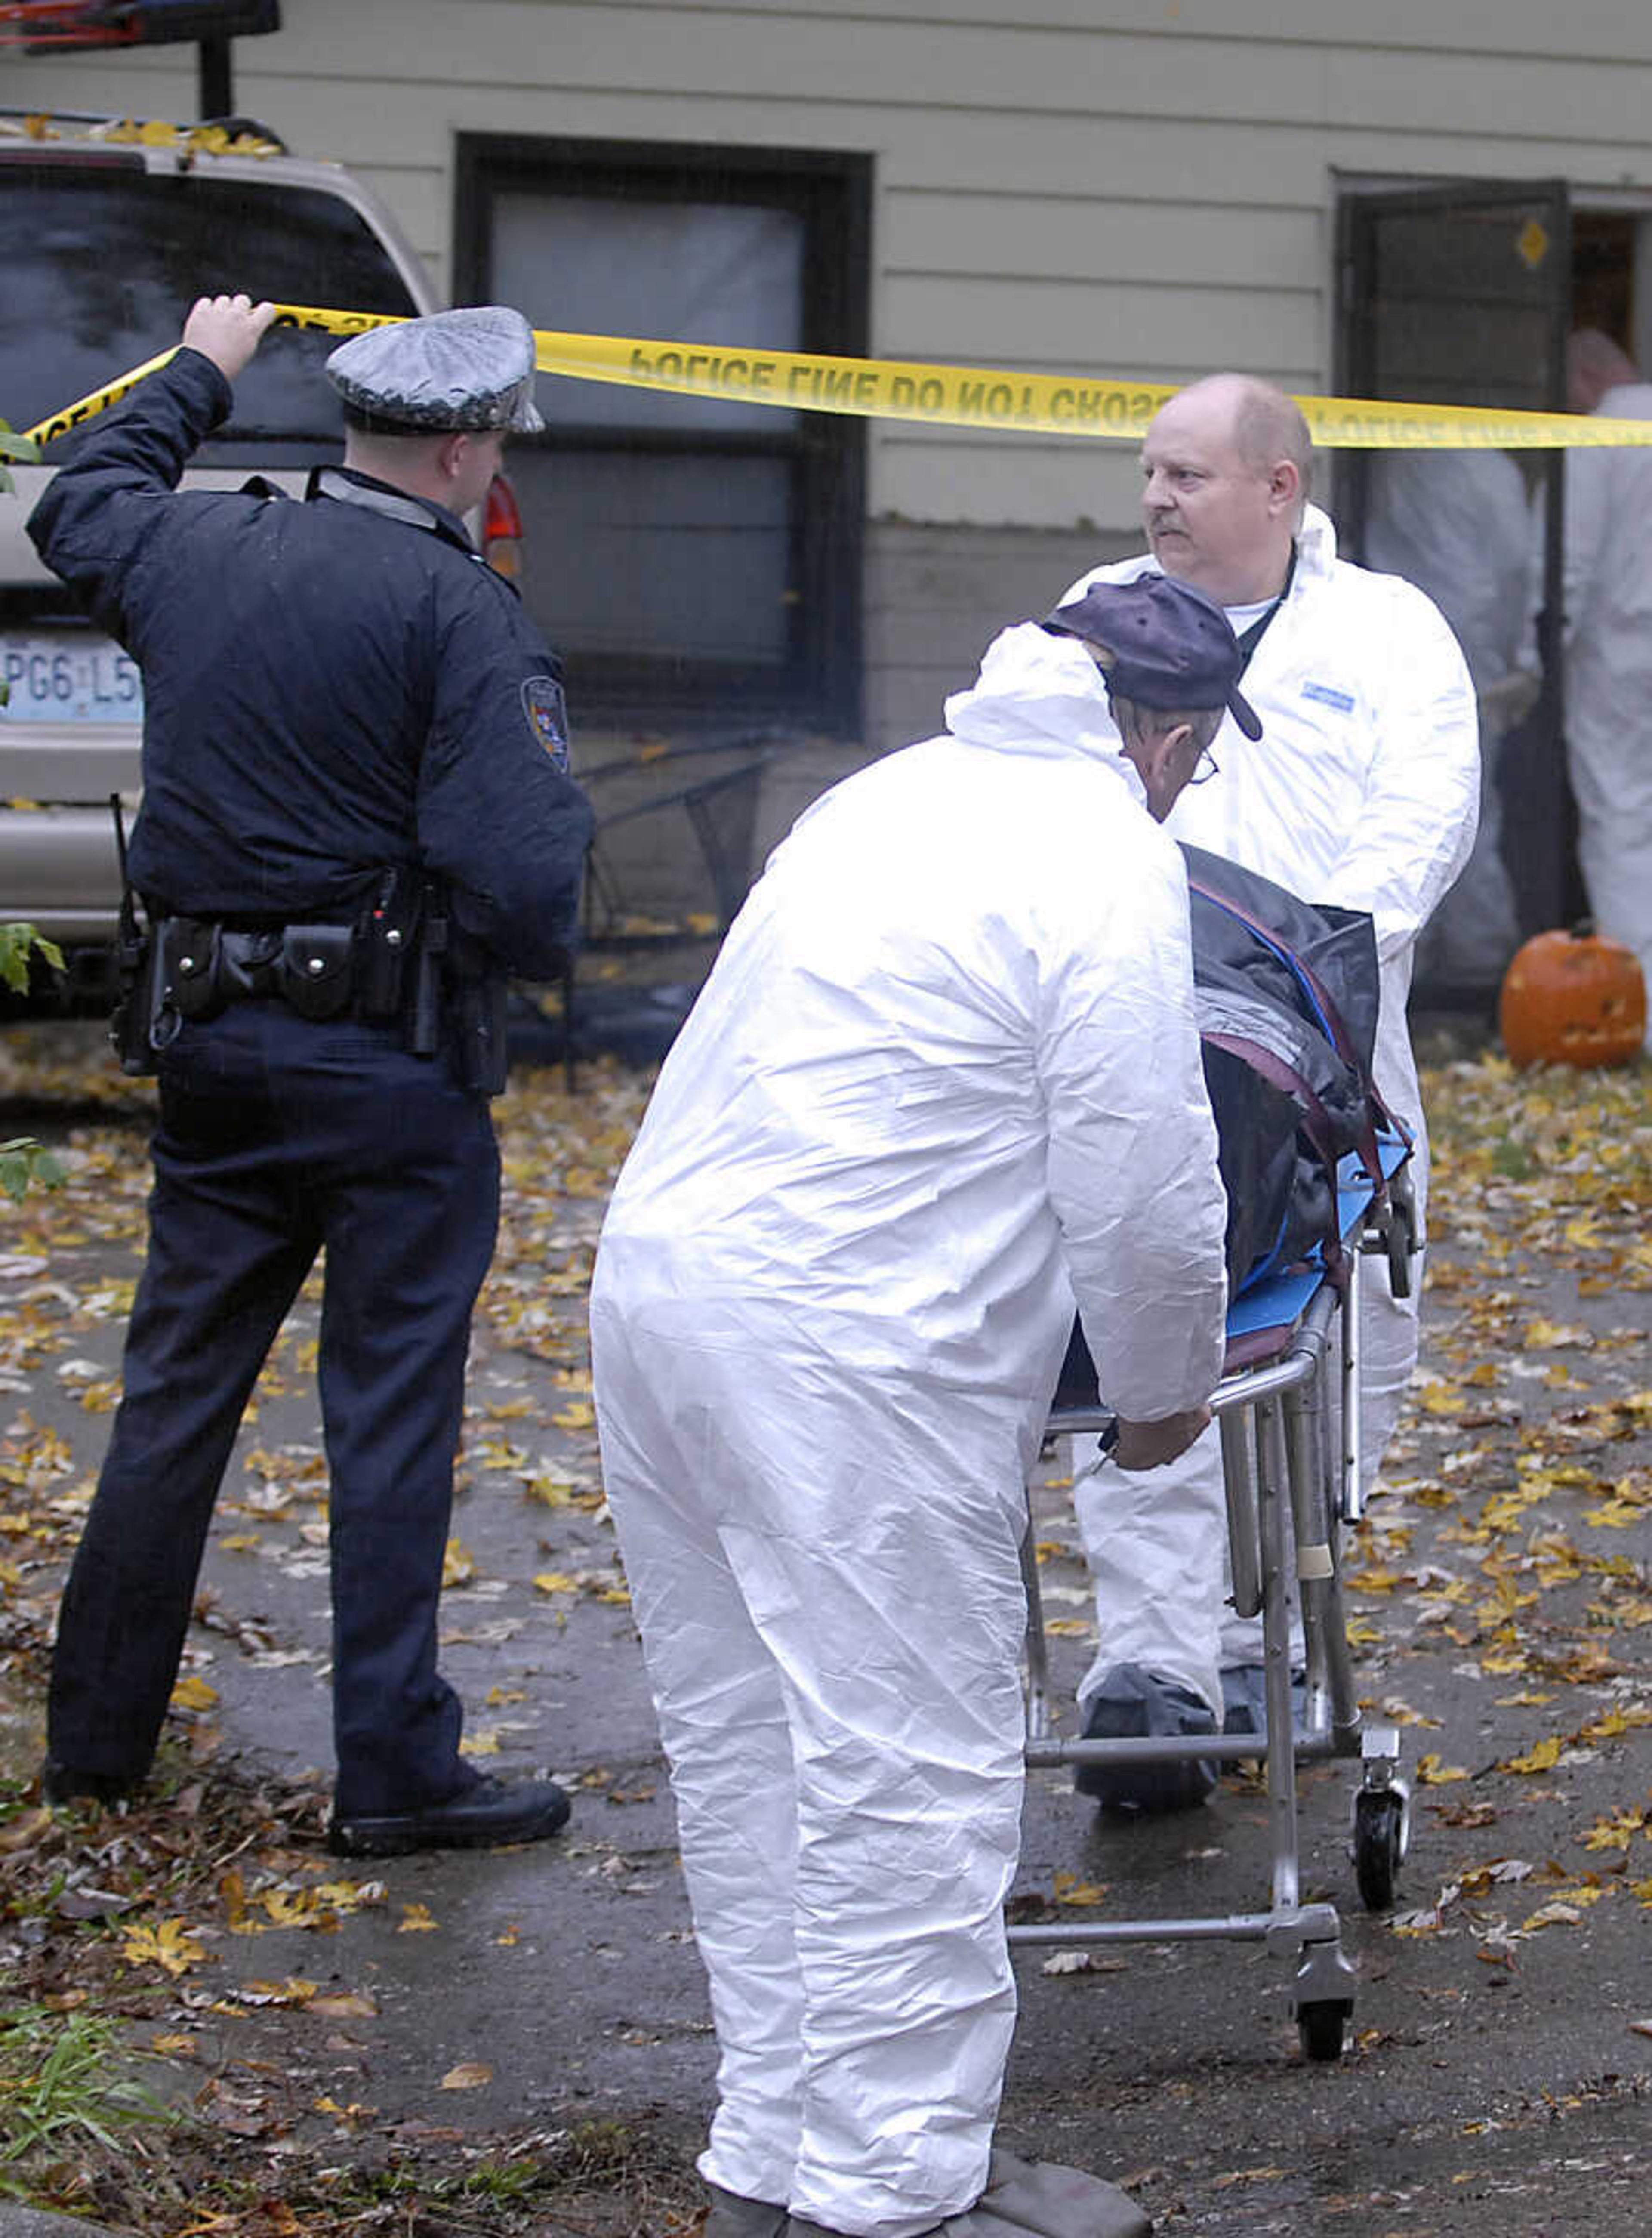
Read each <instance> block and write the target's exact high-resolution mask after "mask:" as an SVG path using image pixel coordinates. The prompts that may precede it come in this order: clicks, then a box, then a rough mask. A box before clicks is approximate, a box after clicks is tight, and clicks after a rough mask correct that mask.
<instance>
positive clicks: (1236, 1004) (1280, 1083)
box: [1055, 845, 1393, 1407]
mask: <svg viewBox="0 0 1652 2238" xmlns="http://www.w3.org/2000/svg"><path fill="white" fill-rule="evenodd" d="M1182 853H1183V855H1184V856H1185V857H1186V863H1187V894H1188V904H1189V917H1190V923H1191V926H1192V932H1193V989H1194V997H1195V1000H1196V1003H1197V1006H1198V1011H1199V1050H1200V1054H1201V1056H1202V1057H1203V1059H1204V1066H1205V1088H1206V1093H1207V1095H1208V1096H1209V1097H1210V1102H1211V1109H1212V1111H1213V1114H1214V1115H1215V1119H1216V1134H1217V1142H1218V1146H1219V1162H1220V1166H1221V1175H1222V1184H1223V1187H1224V1188H1225V1189H1226V1192H1227V1289H1228V1297H1229V1300H1230V1301H1232V1299H1235V1298H1238V1297H1240V1296H1242V1295H1243V1294H1244V1293H1245V1292H1246V1290H1249V1289H1253V1288H1255V1287H1256V1286H1257V1284H1258V1283H1259V1282H1262V1281H1265V1280H1266V1279H1267V1278H1268V1276H1269V1275H1277V1274H1280V1273H1283V1272H1284V1271H1285V1269H1286V1268H1291V1267H1294V1266H1298V1265H1299V1264H1300V1263H1301V1262H1302V1261H1305V1260H1306V1259H1307V1258H1309V1257H1310V1255H1312V1253H1313V1252H1314V1250H1315V1249H1316V1248H1318V1250H1319V1252H1320V1253H1321V1254H1322V1256H1323V1263H1324V1265H1325V1268H1326V1269H1327V1270H1328V1271H1329V1273H1330V1274H1331V1275H1332V1278H1333V1279H1335V1278H1337V1277H1338V1275H1340V1273H1341V1269H1342V1265H1343V1251H1342V1241H1341V1237H1340V1235H1339V1234H1338V1222H1337V1179H1336V1176H1337V1165H1338V1161H1339V1160H1340V1159H1341V1158H1343V1157H1344V1156H1345V1155H1347V1154H1348V1153H1349V1152H1354V1153H1355V1154H1357V1155H1358V1157H1359V1159H1360V1162H1361V1164H1362V1165H1363V1166H1364V1167H1365V1170H1366V1172H1367V1173H1368V1174H1369V1175H1371V1177H1372V1179H1373V1180H1375V1181H1376V1182H1378V1188H1379V1190H1380V1187H1381V1173H1380V1169H1379V1167H1378V1162H1377V1159H1378V1152H1377V1132H1378V1128H1379V1127H1383V1126H1388V1127H1391V1126H1392V1124H1393V1122H1392V1121H1391V1119H1390V1117H1389V1115H1388V1113H1387V1111H1386V1110H1385V1109H1384V1106H1383V1103H1382V1101H1381V1099H1380V1098H1379V1097H1378V1094H1377V1090H1376V1087H1375V1085H1374V1083H1373V1082H1372V1079H1371V1060H1372V1054H1373V1051H1374V1049H1375V1047H1376V1041H1377V1005H1378V970H1377V936H1376V932H1375V930H1374V928H1373V926H1372V924H1371V918H1370V917H1369V916H1368V915H1367V914H1366V913H1365V911H1364V910H1345V909H1336V908H1333V907H1332V906H1330V905H1329V904H1314V903H1310V902H1305V901H1301V900H1299V899H1298V897H1297V896H1296V895H1295V894H1293V893H1292V892H1290V891H1288V890H1287V889H1286V888H1285V887H1284V886H1279V885H1275V884H1274V883H1273V882H1272V879H1270V878H1265V877H1261V876H1259V874H1258V873H1257V872H1256V871H1246V870H1241V869H1240V868H1239V864H1236V863H1230V862H1228V861H1226V859H1225V858H1224V857H1222V856H1219V855H1211V854H1206V851H1204V849H1203V848H1200V847H1189V846H1186V845H1184V846H1183V848H1182ZM1096 1398H1097V1393H1096V1377H1095V1369H1094V1366H1093V1365H1092V1363H1091V1360H1090V1355H1089V1352H1088V1349H1087V1347H1086V1345H1085V1342H1084V1339H1083V1335H1082V1333H1081V1332H1080V1329H1079V1327H1078V1325H1077V1323H1076V1322H1075V1323H1074V1330H1073V1337H1072V1341H1071V1342H1070V1343H1069V1344H1068V1346H1067V1358H1066V1360H1065V1361H1064V1362H1063V1363H1062V1367H1061V1381H1060V1382H1059V1384H1058V1386H1057V1387H1056V1394H1055V1403H1056V1405H1057V1406H1058V1407H1074V1406H1094V1405H1095V1403H1096Z"/></svg>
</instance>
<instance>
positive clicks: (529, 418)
mask: <svg viewBox="0 0 1652 2238" xmlns="http://www.w3.org/2000/svg"><path fill="white" fill-rule="evenodd" d="M533 373H534V364H533V330H532V328H531V327H530V326H529V325H528V322H527V321H526V320H525V318H524V317H523V316H522V314H521V313H520V312H519V311H512V310H509V309H507V308H506V306H505V305H504V304H502V303H487V304H484V305H482V306H481V307H480V308H478V309H475V310H466V311H438V312H435V313H434V314H433V315H432V316H431V317H429V318H426V319H405V320H403V321H401V322H400V324H399V325H396V326H393V327H373V328H370V329H369V330H368V331H367V333H366V334H354V335H352V337H351V338H350V340H349V341H347V342H341V343H340V345H339V347H338V348H337V349H335V350H334V351H333V352H332V353H331V354H330V355H329V356H328V358H327V379H328V380H329V381H331V382H332V383H333V386H334V388H336V389H337V390H338V392H339V394H340V396H341V397H342V398H343V399H344V401H345V402H346V404H347V405H348V406H349V407H351V409H352V411H353V412H354V413H356V414H359V415H360V417H361V418H362V419H363V420H365V421H366V422H367V425H368V426H369V427H374V428H379V429H381V430H383V432H385V433H386V434H409V435H414V434H431V435H436V434H451V433H454V432H456V431H459V430H461V429H463V430H475V429H483V428H490V427H504V428H507V429H509V430H510V432H511V433H512V434H517V435H532V434H538V432H539V429H540V428H541V427H544V425H545V421H544V420H542V419H541V418H540V417H539V413H538V411H537V410H536V409H535V408H534V403H533Z"/></svg>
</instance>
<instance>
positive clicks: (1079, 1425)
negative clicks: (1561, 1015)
mask: <svg viewBox="0 0 1652 2238" xmlns="http://www.w3.org/2000/svg"><path fill="white" fill-rule="evenodd" d="M1378 1147H1379V1154H1380V1161H1381V1164H1382V1168H1383V1172H1384V1179H1385V1181H1386V1182H1387V1188H1386V1189H1385V1191H1384V1192H1382V1193H1381V1194H1380V1195H1379V1193H1378V1191H1377V1189H1376V1188H1375V1185H1374V1183H1373V1182H1372V1181H1371V1178H1370V1177H1369V1175H1367V1174H1365V1172H1364V1171H1363V1170H1362V1169H1361V1167H1360V1165H1359V1162H1358V1160H1356V1159H1347V1160H1345V1161H1344V1162H1343V1165H1342V1167H1341V1168H1340V1169H1339V1170H1338V1228H1339V1229H1340V1232H1341V1234H1342V1236H1343V1239H1344V1245H1345V1253H1344V1270H1345V1271H1344V1276H1343V1279H1342V1280H1341V1281H1340V1282H1338V1281H1333V1279H1332V1276H1331V1275H1330V1274H1329V1273H1328V1272H1327V1271H1326V1270H1325V1268H1324V1267H1323V1266H1320V1265H1315V1266H1313V1267H1311V1268H1306V1269H1303V1270H1298V1271H1296V1272H1293V1273H1288V1274H1284V1275H1277V1276H1274V1277H1272V1278H1271V1279H1269V1280H1268V1281H1265V1282H1263V1283H1261V1284H1259V1286H1258V1287H1257V1288H1254V1289H1252V1290H1249V1291H1246V1293H1245V1294H1242V1295H1241V1296H1240V1297H1239V1299H1238V1300H1237V1301H1235V1303H1234V1304H1233V1306H1232V1308H1231V1309H1230V1311H1229V1314H1228V1320H1227V1354H1226V1373H1225V1374H1224V1375H1223V1378H1222V1381H1221V1384H1220V1386H1219V1388H1218V1391H1217V1393H1216V1395H1215V1397H1214V1399H1213V1401H1212V1407H1213V1412H1214V1413H1215V1414H1216V1416H1217V1418H1218V1420H1219V1426H1220V1432H1221V1441H1222V1463H1223V1473H1224V1477H1225V1480H1226V1495H1227V1519H1228V1539H1229V1549H1230V1557H1231V1572H1232V1599H1233V1604H1234V1606H1235V1608H1236V1609H1237V1611H1238V1612H1239V1614H1240V1615H1241V1616H1254V1615H1256V1614H1257V1613H1258V1612H1260V1614H1261V1618H1262V1627H1263V1670H1264V1675H1265V1705H1266V1717H1265V1730H1264V1731H1262V1732H1261V1733H1260V1734H1257V1733H1246V1734H1234V1735H1232V1736H1225V1735H1215V1736H1211V1735H1177V1736H1174V1737H1170V1736H1164V1737H1156V1738H1143V1739H1127V1740H1105V1739H1097V1740H1063V1739H1060V1738H1055V1737H1054V1735H1053V1734H1052V1731H1051V1720H1050V1699H1049V1695H1050V1689H1049V1672H1048V1661H1047V1647H1046V1641H1045V1634H1044V1622H1043V1612H1042V1607H1041V1600H1040V1595H1039V1584H1038V1566H1037V1560H1036V1557H1035V1555H1034V1533H1033V1531H1032V1529H1031V1527H1030V1521H1031V1511H1030V1506H1029V1511H1028V1520H1029V1528H1028V1533H1027V1536H1026V1539H1024V1541H1023V1543H1022V1550H1021V1563H1022V1569H1023V1573H1024V1574H1025V1577H1026V1580H1027V1601H1028V1637H1027V1692H1028V1746H1027V1762H1028V1766H1029V1767H1038V1768H1048V1767H1052V1766H1062V1765H1083V1764H1097V1763H1103V1762H1111V1763H1114V1764H1117V1763H1131V1764H1143V1763H1156V1764H1166V1763H1175V1762H1180V1761H1181V1760H1183V1759H1185V1758H1190V1757H1196V1758H1206V1759H1216V1760H1218V1761H1224V1762H1229V1761H1231V1762H1241V1761H1245V1760H1247V1759H1248V1760H1255V1759H1260V1761H1261V1763H1262V1765H1263V1766H1264V1768H1265V1781H1266V1793H1267V1820H1268V1827H1269V1837H1270V1842H1271V1846H1272V1890H1271V1897H1270V1901H1269V1904H1268V1906H1267V1909H1266V1910H1255V1911H1245V1912H1234V1913H1230V1914H1227V1915H1226V1916H1221V1917H1212V1918H1189V1919H1164V1918H1160V1919H1126V1920H1106V1921H1094V1922H1087V1923H1074V1924H1067V1923H1049V1924H1044V1923H1038V1924H1028V1925H1018V1926H1013V1927H1011V1929H1010V1930H1009V1939H1010V1941H1011V1943H1020V1944H1030V1943H1047V1944H1060V1945H1062V1946H1064V1947H1070V1946H1073V1945H1082V1944H1095V1943H1125V1942H1153V1943H1167V1942H1177V1941H1189V1942H1194V1941H1209V1940H1234V1941H1239V1942H1259V1943H1264V1944H1265V1946H1266V1948H1267V1949H1268V1950H1269V1951H1271V1952H1272V1953H1273V1954H1274V1955H1275V1956H1276V1957H1280V1958H1282V1959H1285V1960H1287V1961H1289V1962H1290V1963H1292V1965H1293V1967H1294V1972H1295V1985H1294V1997H1295V2010H1296V2019H1297V2027H1298V2035H1299V2037H1300V2041H1301V2045H1302V2049H1303V2052H1304V2054H1305V2056H1307V2057H1308V2058H1310V2059H1335V2058H1337V2057H1338V2056H1340V2054H1341V2051H1342V2049H1343V2043H1344V2039H1345V2030H1346V2028H1347V2023H1348V2019H1349V2016H1350V2014H1351V2011H1352V2009H1353V2000H1354V1990H1355V1981H1356V1976H1355V1973H1354V1969H1353V1967H1352V1965H1351V1963H1350V1961H1349V1960H1348V1958H1347V1957H1345V1954H1344V1952H1343V1949H1342V1942H1341V1930H1340V1926H1339V1923H1338V1917H1337V1912H1336V1909H1335V1907H1334V1905H1332V1904H1328V1903H1311V1904H1305V1903H1304V1902H1303V1901H1302V1899H1301V1890H1300V1875H1299V1870H1298V1857H1299V1850H1298V1811H1297V1767H1298V1765H1299V1764H1302V1763H1305V1762H1313V1761H1316V1760H1318V1759H1321V1758H1331V1757H1347V1758H1358V1761H1359V1764H1360V1767H1361V1776H1360V1783H1359V1785H1358V1789H1357V1790H1356V1791H1355V1795H1354V1798H1353V1816H1352V1840H1351V1851H1352V1857H1353V1864H1354V1872H1355V1879H1356V1882H1357V1884H1358V1890H1359V1894H1360V1896H1361V1897H1362V1898H1363V1899H1364V1901H1365V1904H1366V1905H1367V1906H1368V1907H1370V1908H1371V1909H1372V1910H1384V1909H1385V1908H1387V1907H1388V1906H1389V1905H1391V1904H1392V1903H1393V1901H1394V1897H1395V1891H1396V1889H1397V1887H1398V1877H1399V1869H1400V1865H1401V1862H1402V1860H1403V1859H1404V1855H1405V1848H1406V1841H1407V1837H1408V1834H1409V1831H1410V1801H1409V1795H1408V1791H1407V1789H1406V1786H1405V1783H1404V1780H1403V1779H1402V1778H1400V1776H1399V1735H1398V1730H1397V1728H1395V1727H1394V1726H1392V1725H1372V1724H1367V1723H1366V1722H1365V1720H1364V1719H1363V1718H1361V1716H1360V1712H1359V1709H1358V1704H1357V1701H1356V1698H1355V1692H1354V1678H1353V1671H1352V1665H1351V1659H1350V1654H1349V1647H1348V1639H1347V1631H1346V1625H1345V1616H1344V1610H1343V1599H1342V1575H1341V1570H1342V1564H1341V1549H1342V1542H1343V1534H1344V1533H1345V1530H1346V1529H1347V1528H1348V1527H1349V1526H1351V1525H1353V1524H1355V1523H1357V1522H1358V1520H1359V1519H1360V1516H1361V1514H1362V1513H1363V1499H1362V1494H1361V1490H1360V1466H1359V1463H1360V1456H1359V1406H1358V1392H1359V1361H1358V1343H1357V1337H1358V1326H1359V1321H1358V1294H1359V1283H1360V1278H1361V1268H1362V1262H1363V1261H1364V1260H1365V1259H1366V1258H1368V1257H1370V1256H1371V1255H1373V1254H1380V1255H1382V1256H1384V1258H1385V1259H1386V1261H1387V1263H1388V1267H1389V1270H1390V1273H1389V1279H1390V1281H1391V1284H1392V1286H1393V1288H1394V1291H1395V1294H1397V1295H1404V1294H1405V1293H1406V1291H1407V1289H1408V1288H1409V1284H1410V1261H1411V1252H1412V1250H1413V1248H1414V1240H1413V1228H1414V1221H1413V1217H1412V1209H1411V1194H1410V1189H1409V1184H1408V1182H1407V1178H1406V1175H1405V1173H1404V1162H1405V1159H1406V1157H1407V1155H1408V1151H1407V1146H1406V1145H1405V1143H1404V1142H1403V1141H1402V1140H1400V1139H1398V1137H1385V1138H1384V1140H1383V1141H1382V1142H1380V1144H1379V1146H1378ZM1112 1420H1113V1416H1112V1413H1111V1410H1110V1409H1109V1408H1107V1407H1106V1405H1105V1404H1098V1405H1097V1406H1095V1407H1070V1406H1069V1407H1057V1409H1056V1410H1055V1411H1054V1413H1053V1414H1052V1415H1051V1417H1050V1420H1049V1425H1048V1428H1049V1434H1050V1435H1051V1436H1052V1437H1059V1436H1066V1435H1068V1434H1081V1433H1083V1432H1085V1431H1097V1430H1100V1431H1105V1430H1106V1429H1107V1427H1108V1426H1109V1425H1110V1424H1111V1422H1112ZM1293 1601H1294V1602H1295V1603H1296V1605H1297V1606H1298V1609H1299V1612H1300V1616H1301V1620H1302V1628H1303V1633H1304V1639H1305V1699H1304V1700H1302V1701H1300V1702H1299V1703H1298V1704H1297V1705H1293V1702H1292V1637H1291V1631H1292V1626H1291V1619H1292V1603H1293Z"/></svg>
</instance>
